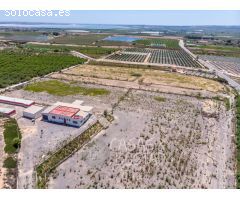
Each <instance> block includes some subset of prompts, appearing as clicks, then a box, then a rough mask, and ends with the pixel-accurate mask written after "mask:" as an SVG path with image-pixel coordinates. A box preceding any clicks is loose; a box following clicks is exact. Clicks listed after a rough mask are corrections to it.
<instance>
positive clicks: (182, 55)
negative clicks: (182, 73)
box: [107, 48, 201, 68]
mask: <svg viewBox="0 0 240 200" xmlns="http://www.w3.org/2000/svg"><path fill="white" fill-rule="evenodd" d="M140 55H143V56H142V57H141V56H140ZM144 55H146V57H147V55H149V57H148V58H147V61H146V62H147V63H153V64H166V65H176V66H183V67H193V68H201V65H200V64H199V63H198V62H197V61H196V60H194V59H193V58H192V57H191V56H190V55H189V54H188V53H186V52H185V51H183V50H168V49H149V48H128V49H125V50H124V51H122V53H121V54H114V55H111V56H109V57H107V59H111V60H119V61H127V62H143V61H145V59H146V57H144ZM140 57H141V58H140Z"/></svg>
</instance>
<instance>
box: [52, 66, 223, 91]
mask: <svg viewBox="0 0 240 200" xmlns="http://www.w3.org/2000/svg"><path fill="white" fill-rule="evenodd" d="M52 77H54V78H64V79H68V80H72V81H77V80H83V81H89V82H94V81H97V80H95V79H106V80H105V82H106V83H107V82H109V81H110V80H121V81H128V82H133V81H137V82H138V83H139V84H147V85H167V86H176V87H183V88H189V89H196V90H207V91H210V92H224V91H225V90H226V88H225V87H224V86H223V85H222V84H220V83H219V82H217V81H214V80H211V79H206V78H201V77H195V76H187V75H183V74H179V73H172V72H166V71H160V70H153V69H142V68H126V67H111V66H94V65H81V66H79V67H76V68H73V69H70V70H67V71H65V72H64V73H63V74H62V73H60V74H54V75H52ZM86 77H87V78H86ZM81 78H82V79H81ZM102 82H103V81H102Z"/></svg>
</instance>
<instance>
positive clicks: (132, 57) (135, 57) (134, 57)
mask: <svg viewBox="0 0 240 200" xmlns="http://www.w3.org/2000/svg"><path fill="white" fill-rule="evenodd" d="M146 57H147V55H146V54H139V53H135V54H134V53H119V54H118V53H117V54H113V55H110V56H108V57H107V59H110V60H118V61H127V62H138V63H141V62H144V60H145V59H146Z"/></svg>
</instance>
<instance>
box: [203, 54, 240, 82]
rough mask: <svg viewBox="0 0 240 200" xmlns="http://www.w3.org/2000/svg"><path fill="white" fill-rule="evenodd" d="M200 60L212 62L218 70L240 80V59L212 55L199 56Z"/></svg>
mask: <svg viewBox="0 0 240 200" xmlns="http://www.w3.org/2000/svg"><path fill="white" fill-rule="evenodd" d="M199 58H201V59H203V60H206V61H208V62H210V63H211V64H212V65H213V66H215V67H216V68H217V69H219V70H221V71H223V72H225V73H226V74H229V75H230V76H233V77H234V76H235V77H236V78H240V58H234V57H224V56H210V55H199ZM238 82H239V81H238Z"/></svg>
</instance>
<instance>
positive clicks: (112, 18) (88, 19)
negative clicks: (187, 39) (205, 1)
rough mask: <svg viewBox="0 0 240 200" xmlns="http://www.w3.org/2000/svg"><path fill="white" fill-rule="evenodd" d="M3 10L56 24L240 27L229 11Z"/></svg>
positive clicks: (0, 13) (238, 15)
mask: <svg viewBox="0 0 240 200" xmlns="http://www.w3.org/2000/svg"><path fill="white" fill-rule="evenodd" d="M5 12H6V11H4V10H0V20H1V21H2V23H48V24H49V23H52V24H53V23H54V24H83V25H84V24H85V25H87V24H89V25H90V24H91V25H129V26H130V25H136V26H137V25H143V26H144V25H145V26H240V11H236V10H235V11H234V10H233V11H229V10H212V11H211V10H185V11H184V10H169V11H167V10H158V11H156V10H152V11H151V10H150V11H144V10H142V11H141V10H140V11H131V10H122V11H121V10H117V11H109V10H105V11H104V10H90V11H89V10H71V11H69V12H70V16H50V17H49V16H45V17H37V16H33V17H30V16H21V17H19V16H14V17H13V16H11V17H7V16H5V15H4V13H5Z"/></svg>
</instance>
